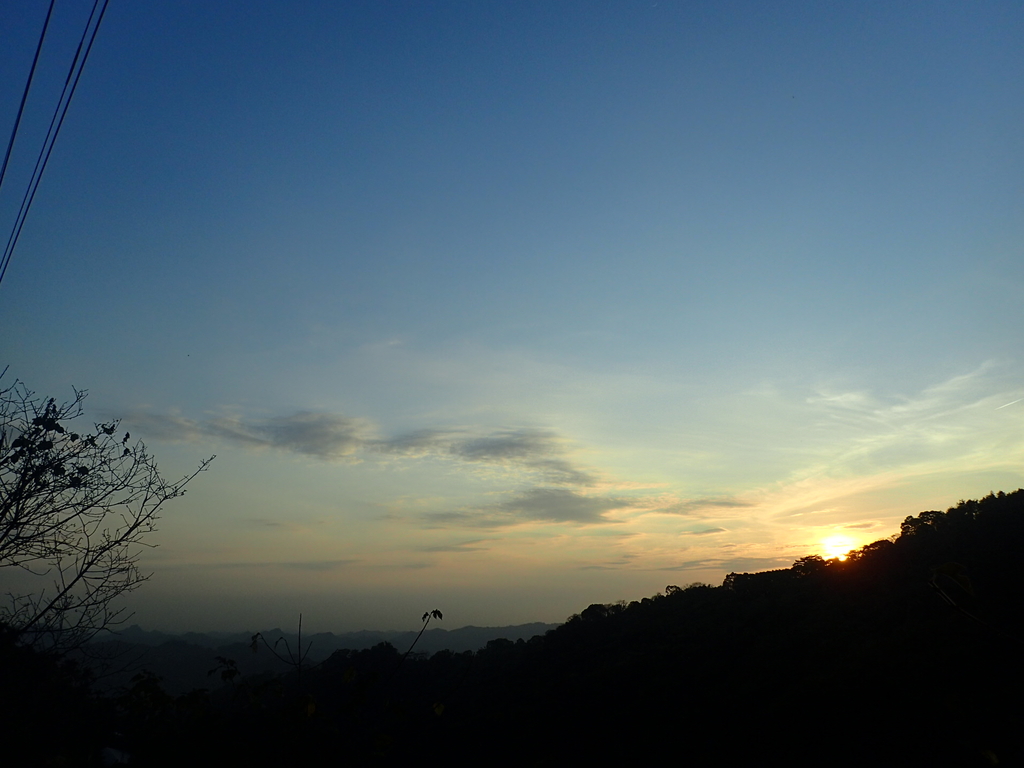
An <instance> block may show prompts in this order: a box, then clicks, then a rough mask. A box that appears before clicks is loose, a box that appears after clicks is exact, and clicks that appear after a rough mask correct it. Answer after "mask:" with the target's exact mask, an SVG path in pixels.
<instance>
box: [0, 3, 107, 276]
mask: <svg viewBox="0 0 1024 768" xmlns="http://www.w3.org/2000/svg"><path fill="white" fill-rule="evenodd" d="M99 2H100V0H94V2H93V6H92V11H91V12H90V13H89V19H88V20H87V21H86V23H85V29H84V30H83V31H82V39H81V40H80V41H79V42H78V49H77V50H76V51H75V57H74V59H72V61H71V67H70V68H69V69H68V76H67V78H66V79H65V81H64V89H63V90H62V91H61V94H60V99H58V100H57V107H56V109H55V110H54V112H53V117H52V118H51V119H50V127H49V128H48V129H47V131H46V138H45V139H43V146H42V147H41V148H40V150H39V156H38V157H37V158H36V164H35V167H34V168H33V169H32V176H31V177H30V178H29V182H28V187H27V188H26V189H25V195H24V197H22V199H21V207H20V208H19V209H18V215H17V216H16V217H15V219H14V226H13V227H12V228H11V234H10V237H8V239H7V247H6V248H5V249H4V252H3V256H2V257H0V282H2V281H3V279H4V275H5V274H6V273H7V265H8V264H10V263H11V255H12V254H13V253H14V248H15V246H16V245H17V244H18V238H19V237H21V230H22V227H24V226H25V218H26V217H27V216H28V211H29V208H31V207H32V201H33V200H35V196H36V190H38V189H39V181H40V179H42V177H43V171H45V170H46V164H47V163H48V162H49V160H50V153H51V152H53V145H54V143H56V141H57V135H58V134H59V133H60V129H61V126H63V125H64V118H65V117H66V116H67V113H68V107H69V106H70V105H71V99H73V98H74V96H75V90H76V89H77V88H78V81H79V79H80V78H81V77H82V70H83V69H85V63H86V61H87V60H88V59H89V53H90V51H92V44H93V42H94V41H95V40H96V33H97V32H98V31H99V28H100V23H101V22H102V21H103V15H104V14H105V13H106V12H107V3H108V2H109V0H103V7H102V8H101V9H100V12H99V15H98V16H97V15H96V9H97V7H99ZM51 7H52V0H51ZM94 17H95V18H96V23H95V25H94V24H93V18H94ZM90 27H92V34H91V36H90V33H89V29H90ZM87 37H88V39H89V43H88V45H86V44H85V40H86V38H87ZM83 45H84V46H85V54H84V55H82V47H83ZM80 56H81V63H80V64H79V57H80ZM33 67H34V65H33ZM76 67H77V69H76ZM69 86H70V88H69ZM65 96H66V97H67V98H66V99H65Z"/></svg>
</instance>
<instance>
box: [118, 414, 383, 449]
mask: <svg viewBox="0 0 1024 768" xmlns="http://www.w3.org/2000/svg"><path fill="white" fill-rule="evenodd" d="M125 421H126V422H129V423H130V424H132V426H133V427H134V428H136V429H138V430H139V431H141V432H143V433H145V434H146V435H147V436H152V437H154V438H156V439H158V440H168V441H171V440H199V439H202V438H204V437H205V438H209V437H213V438H218V439H221V440H226V441H229V442H233V443H237V444H239V445H243V446H247V447H250V448H276V449H279V450H284V451H291V452H293V453H298V454H303V455H306V456H315V457H317V458H320V459H339V458H344V457H348V456H351V455H353V454H354V453H355V452H356V451H357V450H359V449H360V448H361V447H362V446H363V445H364V444H365V443H366V441H367V439H368V435H369V433H370V431H371V428H370V425H369V423H368V422H366V421H365V420H363V419H355V418H349V417H347V416H340V415H338V414H333V413H311V412H300V413H295V414H292V415H291V416H277V417H273V418H269V419H251V420H245V419H242V418H240V417H237V416H221V417H216V418H212V419H208V420H206V421H197V420H194V419H186V418H183V417H181V416H170V415H164V414H156V413H149V412H135V413H132V414H130V415H129V416H127V417H126V418H125Z"/></svg>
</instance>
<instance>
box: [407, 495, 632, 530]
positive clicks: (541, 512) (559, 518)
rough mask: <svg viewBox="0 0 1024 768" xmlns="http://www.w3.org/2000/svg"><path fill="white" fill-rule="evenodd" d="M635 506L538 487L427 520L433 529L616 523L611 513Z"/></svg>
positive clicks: (621, 501)
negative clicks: (537, 524) (530, 524)
mask: <svg viewBox="0 0 1024 768" xmlns="http://www.w3.org/2000/svg"><path fill="white" fill-rule="evenodd" d="M633 505H634V502H633V501H631V500H629V499H621V498H615V497H607V496H588V495H585V494H582V493H577V492H576V491H573V490H570V489H568V488H546V487H537V488H529V489H527V490H525V491H520V492H518V493H516V494H514V495H513V496H512V498H510V499H507V500H506V501H502V502H498V503H496V504H489V505H485V506H478V507H472V508H467V509H462V510H459V511H454V512H438V513H433V514H428V515H426V516H425V518H424V519H425V521H426V523H427V526H428V527H431V528H447V527H460V526H465V527H479V528H506V527H510V526H515V525H522V524H525V523H537V522H541V523H569V524H572V525H596V524H607V523H612V522H616V521H615V520H613V519H611V518H609V517H607V514H608V513H609V512H612V511H615V510H621V509H629V508H630V507H632V506H633Z"/></svg>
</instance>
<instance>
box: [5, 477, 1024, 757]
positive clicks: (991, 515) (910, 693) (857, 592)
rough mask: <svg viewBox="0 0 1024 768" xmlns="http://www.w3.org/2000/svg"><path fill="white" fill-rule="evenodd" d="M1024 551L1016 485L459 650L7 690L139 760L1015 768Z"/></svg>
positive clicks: (378, 652)
mask: <svg viewBox="0 0 1024 768" xmlns="http://www.w3.org/2000/svg"><path fill="white" fill-rule="evenodd" d="M1022 547H1024V490H1021V491H1016V492H1014V493H1011V494H1002V493H1000V494H997V495H990V496H987V497H986V498H984V499H981V500H980V501H969V502H961V503H960V504H958V505H957V506H956V507H953V508H952V509H950V510H948V511H946V512H936V511H932V512H924V513H921V514H920V515H918V516H917V517H914V518H907V520H906V521H905V522H904V523H903V525H902V528H901V531H900V533H899V534H898V535H896V536H893V537H892V538H891V539H886V540H882V541H878V542H875V543H873V544H870V545H868V546H866V547H864V548H862V549H861V550H859V551H858V552H856V553H854V554H853V555H852V556H851V557H850V558H849V559H848V560H846V561H838V560H830V561H825V560H822V559H821V558H817V557H807V558H802V559H801V560H799V561H797V562H796V563H795V564H794V565H793V567H792V568H788V569H784V570H778V571H768V572H765V573H757V574H730V575H729V576H728V577H727V578H726V579H725V581H724V583H723V584H722V585H721V586H719V587H711V586H708V585H690V586H688V587H683V588H679V587H675V586H670V587H669V588H667V589H666V591H665V593H664V594H659V595H655V596H653V597H650V598H644V599H643V600H639V601H636V602H632V603H629V604H615V605H591V606H590V607H589V608H587V609H586V610H584V611H582V612H581V613H580V614H579V615H577V616H573V617H570V619H569V620H568V621H567V622H566V623H565V624H564V625H562V626H560V627H559V628H557V629H555V630H552V631H549V632H548V633H546V634H545V635H544V636H538V637H534V638H533V639H531V640H529V641H523V640H520V641H518V642H511V641H492V642H490V643H488V645H487V647H486V648H484V649H483V650H480V651H478V652H476V653H473V652H470V651H466V652H462V653H455V652H439V653H435V654H433V655H432V656H429V658H427V657H422V658H416V657H413V656H410V657H408V658H406V659H404V661H403V659H402V656H401V655H400V653H399V652H398V651H397V650H396V649H395V648H394V646H392V645H390V644H387V643H384V644H380V645H377V646H375V647H373V648H370V649H364V650H341V651H337V652H336V653H334V654H333V655H332V656H331V657H330V658H328V659H327V660H325V661H324V662H323V663H322V664H321V665H319V666H317V667H316V668H305V669H302V670H301V671H300V670H299V669H293V670H291V671H290V672H289V673H288V674H285V675H262V676H242V675H235V669H236V666H235V665H234V661H233V660H231V659H225V660H224V664H223V666H222V668H221V670H220V672H221V673H222V674H223V676H224V678H225V679H226V680H228V681H229V682H228V684H227V685H226V686H225V687H224V688H223V689H221V690H220V691H216V692H213V693H210V692H204V691H196V692H192V693H190V694H187V695H183V696H178V697H172V696H169V695H167V694H166V693H165V692H164V691H163V690H162V688H161V687H160V685H159V681H157V680H156V679H155V678H153V677H143V678H140V679H139V680H137V681H136V682H135V683H134V684H133V686H132V688H130V689H129V690H127V691H126V692H124V693H123V694H121V695H120V696H118V697H105V698H95V697H91V698H90V697H89V696H88V695H87V694H86V693H84V692H83V690H84V689H83V687H82V686H81V684H80V683H78V682H76V681H75V679H74V678H73V677H71V676H70V673H69V672H68V671H66V670H64V671H58V670H57V669H56V667H54V666H52V664H49V662H47V661H46V660H41V659H37V658H35V657H32V663H31V664H27V665H23V666H24V668H25V669H29V670H30V671H29V672H27V673H26V675H27V678H26V679H25V680H24V681H23V683H22V685H23V686H24V687H23V688H22V689H19V690H21V691H28V690H34V689H32V688H30V686H31V685H33V684H34V681H35V680H37V679H38V680H39V681H41V684H40V685H38V686H36V688H38V689H40V690H45V691H46V692H47V695H48V696H50V697H51V698H50V699H48V700H44V701H37V700H35V699H33V701H30V702H26V701H25V698H26V697H25V695H24V694H23V695H22V701H21V704H26V703H27V704H28V706H29V707H30V708H31V707H36V709H35V710H34V711H36V712H38V711H40V708H41V709H42V711H46V709H47V707H50V708H55V705H54V704H53V703H52V702H54V701H57V700H59V701H61V702H68V703H65V704H62V705H61V707H62V708H60V709H59V711H57V709H56V708H55V711H54V712H52V713H50V712H48V717H47V719H46V720H45V722H46V723H47V726H46V728H47V729H48V730H54V729H56V730H60V724H61V723H66V725H65V726H64V727H63V730H64V732H70V731H75V732H76V733H81V734H83V735H82V737H81V738H82V739H86V738H88V739H91V744H92V745H93V748H95V746H97V745H98V744H99V743H100V742H101V741H102V740H103V739H109V738H112V736H111V734H112V733H113V732H114V731H115V730H117V731H119V732H120V733H121V734H123V736H122V738H123V744H122V746H123V747H124V748H125V749H126V750H128V751H129V752H131V753H132V755H133V764H136V765H181V764H198V763H203V764H215V765H242V764H247V765H277V766H287V765H306V764H311V763H318V764H319V763H325V764H327V763H329V764H341V763H347V764H354V765H398V764H423V763H426V764H441V763H445V764H454V765H461V764H465V763H470V762H472V763H479V764H495V765H524V764H529V765H555V764H559V765H561V764H568V763H572V764H577V763H580V762H584V761H589V762H593V763H595V764H602V765H603V764H611V763H614V762H618V763H621V764H626V765H633V764H639V763H646V762H654V761H657V762H659V763H660V762H668V761H671V762H672V763H678V764H683V765H695V766H704V765H708V766H711V765H761V764H787V763H788V764H794V765H795V764H800V765H921V766H989V765H1021V764H1022V762H1024V760H1022V758H1024V751H1022V747H1024V703H1022V697H1021V690H1022V683H1024V674H1022V659H1024V653H1022V652H1024V647H1022V642H1021V638H1022V637H1024V603H1022V599H1021V595H1022V588H1024V579H1022V575H1021V569H1020V563H1021V552H1022ZM4 654H5V656H6V657H8V658H10V657H11V656H13V655H18V654H22V655H24V654H25V652H24V651H23V649H18V648H15V647H11V646H10V645H8V646H7V647H6V649H5V650H4ZM22 662H24V659H22V660H21V661H20V662H19V663H22ZM5 667H6V665H5ZM300 672H301V673H300ZM60 686H64V688H63V689H62V690H64V691H65V692H66V695H65V694H60V695H59V696H58V698H56V699H54V698H52V697H54V696H55V695H57V693H56V692H57V690H58V689H60ZM32 696H33V697H34V696H35V694H34V693H33V694H32ZM10 700H11V689H10V688H8V690H6V691H5V701H10ZM47 701H48V702H49V703H47ZM76 707H77V709H76ZM25 711H26V710H24V709H16V710H15V711H13V712H7V713H0V714H3V715H6V717H8V718H10V719H5V720H4V722H5V723H7V724H8V725H9V726H13V729H12V730H10V731H9V732H18V731H16V730H14V729H18V728H22V729H31V728H33V727H39V726H38V725H34V724H35V723H38V722H39V721H38V720H33V719H32V718H30V717H29V716H28V715H26V714H25ZM76 712H77V714H75V713H76ZM62 718H63V719H62ZM69 718H72V719H69ZM73 718H77V719H73ZM82 722H88V723H89V726H88V728H83V727H82V726H81V725H80V723H82ZM76 729H77V730H76ZM37 743H38V742H37ZM67 743H72V744H73V743H74V740H73V739H72V740H70V741H68V740H67V739H66V740H65V746H63V747H61V748H62V749H65V750H66V749H69V748H70V747H68V746H67ZM83 743H84V742H83ZM47 747H50V748H52V749H57V745H56V742H55V744H54V745H49V744H47ZM83 750H84V747H83ZM83 754H85V752H84V751H83ZM198 756H202V757H201V758H200V757H198ZM197 761H198V762H197ZM40 762H42V761H40Z"/></svg>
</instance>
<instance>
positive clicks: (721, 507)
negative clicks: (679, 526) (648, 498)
mask: <svg viewBox="0 0 1024 768" xmlns="http://www.w3.org/2000/svg"><path fill="white" fill-rule="evenodd" d="M752 506H754V505H753V504H752V503H751V502H749V501H743V500H742V499H728V498H724V499H723V498H712V499H688V500H686V501H670V502H668V503H665V504H664V505H661V506H657V507H655V508H653V509H652V510H651V511H652V512H658V513H661V514H664V515H684V516H685V515H689V516H695V517H706V515H705V514H702V513H707V512H720V513H724V512H728V511H729V510H733V509H747V508H749V507H752Z"/></svg>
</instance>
